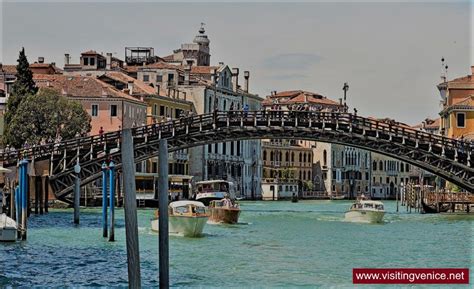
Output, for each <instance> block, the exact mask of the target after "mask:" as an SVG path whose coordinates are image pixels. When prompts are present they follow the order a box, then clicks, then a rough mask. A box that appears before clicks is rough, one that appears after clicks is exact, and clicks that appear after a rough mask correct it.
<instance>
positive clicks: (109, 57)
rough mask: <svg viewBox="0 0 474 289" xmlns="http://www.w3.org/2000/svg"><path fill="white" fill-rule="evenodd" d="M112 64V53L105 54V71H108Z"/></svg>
mask: <svg viewBox="0 0 474 289" xmlns="http://www.w3.org/2000/svg"><path fill="white" fill-rule="evenodd" d="M111 64H112V53H110V52H107V55H106V56H105V69H106V70H110V67H111Z"/></svg>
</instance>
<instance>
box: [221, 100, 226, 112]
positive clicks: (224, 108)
mask: <svg viewBox="0 0 474 289" xmlns="http://www.w3.org/2000/svg"><path fill="white" fill-rule="evenodd" d="M226 104H227V101H226V100H225V99H224V107H223V108H222V110H226V107H225V105H226Z"/></svg>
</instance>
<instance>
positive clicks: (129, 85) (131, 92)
mask: <svg viewBox="0 0 474 289" xmlns="http://www.w3.org/2000/svg"><path fill="white" fill-rule="evenodd" d="M127 88H128V91H129V94H130V95H132V94H133V81H132V80H130V81H128V83H127Z"/></svg>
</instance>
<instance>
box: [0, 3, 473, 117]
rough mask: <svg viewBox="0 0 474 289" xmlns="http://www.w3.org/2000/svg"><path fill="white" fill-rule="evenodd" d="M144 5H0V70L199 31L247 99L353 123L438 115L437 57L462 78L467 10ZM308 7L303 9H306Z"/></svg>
mask: <svg viewBox="0 0 474 289" xmlns="http://www.w3.org/2000/svg"><path fill="white" fill-rule="evenodd" d="M190 2H192V3H182V2H178V3H176V2H173V3H157V2H153V3H149V1H148V2H140V3H136V2H133V3H132V2H127V1H119V2H113V1H100V2H94V1H83V2H78V1H48V2H40V1H30V2H24V1H19V2H18V1H17V2H12V1H3V2H2V5H1V8H0V9H1V13H2V24H1V25H2V29H1V35H0V36H1V37H0V39H1V53H0V55H1V61H2V63H3V64H16V59H17V58H18V51H19V50H20V49H21V47H22V46H24V47H25V49H26V53H27V56H28V59H29V61H30V62H34V61H36V59H37V58H38V57H39V56H42V57H45V61H46V62H56V64H57V65H59V66H60V67H62V65H63V63H64V53H69V54H70V55H71V57H72V59H71V62H72V63H78V62H79V56H80V53H81V52H83V51H86V50H90V49H93V50H96V51H98V52H103V53H104V54H105V53H106V52H112V53H114V55H115V56H116V57H119V58H122V59H123V58H124V51H125V47H126V46H151V47H154V48H155V54H156V55H159V56H166V55H169V54H171V53H172V50H173V49H177V48H179V47H180V45H181V44H182V43H190V42H191V41H192V40H193V38H194V36H195V35H196V34H197V30H198V29H199V27H200V23H201V22H204V23H205V29H206V34H207V35H208V37H209V39H210V41H211V43H210V49H211V64H214V65H216V64H218V63H219V62H224V63H225V64H228V65H229V66H231V67H238V68H239V69H240V71H241V76H240V77H241V79H240V83H243V75H242V74H243V71H244V70H249V71H250V90H251V92H254V93H258V94H259V95H260V96H261V97H265V96H266V95H269V94H270V92H271V91H273V90H276V91H282V90H297V89H302V90H307V91H312V92H317V93H320V94H322V95H324V96H327V97H329V98H331V99H334V100H336V101H337V100H338V99H339V98H341V97H342V96H343V91H342V86H343V84H344V82H348V84H349V91H348V104H349V106H350V107H356V108H357V110H358V114H360V115H364V116H374V117H390V118H394V119H396V120H398V121H401V122H405V123H408V124H417V123H420V122H421V121H422V120H424V119H425V118H426V117H431V118H434V117H437V116H438V112H439V110H440V109H439V101H440V97H439V93H438V90H437V88H436V84H438V83H439V82H440V75H441V73H442V69H441V58H442V57H444V58H445V59H446V63H447V64H448V66H449V68H448V78H449V79H452V78H456V77H461V76H465V75H467V74H470V66H471V65H472V64H473V60H472V59H473V57H474V56H473V55H474V52H473V51H474V45H473V31H472V27H473V26H474V22H473V20H472V17H471V15H472V13H473V11H474V10H473V7H472V6H473V5H471V4H472V3H471V2H447V3H445V2H442V3H439V2H431V3H427V2H422V3H406V2H388V1H384V2H379V1H372V2H364V3H360V2H355V1H350V2H340V3H325V2H317V3H289V2H286V3H280V2H281V1H278V2H276V1H262V2H263V3H242V2H239V3H235V2H234V3H227V2H226V3H223V2H222V1H210V2H206V3H202V2H199V1H190ZM304 2H307V1H304Z"/></svg>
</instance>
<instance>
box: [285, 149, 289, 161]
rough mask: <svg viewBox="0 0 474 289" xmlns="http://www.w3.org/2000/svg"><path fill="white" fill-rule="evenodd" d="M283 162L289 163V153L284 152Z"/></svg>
mask: <svg viewBox="0 0 474 289" xmlns="http://www.w3.org/2000/svg"><path fill="white" fill-rule="evenodd" d="M285 161H286V162H289V161H290V153H289V152H288V151H286V153H285Z"/></svg>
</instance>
